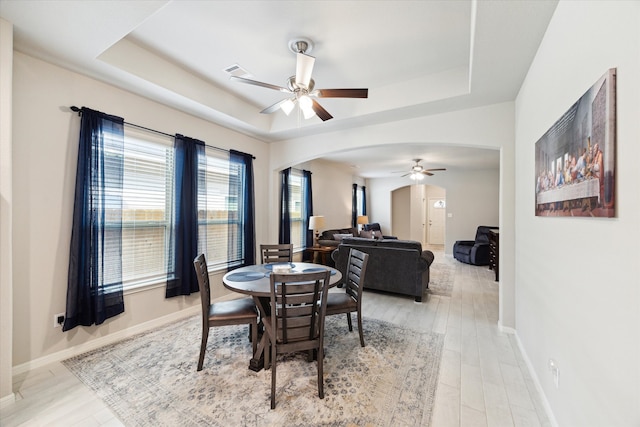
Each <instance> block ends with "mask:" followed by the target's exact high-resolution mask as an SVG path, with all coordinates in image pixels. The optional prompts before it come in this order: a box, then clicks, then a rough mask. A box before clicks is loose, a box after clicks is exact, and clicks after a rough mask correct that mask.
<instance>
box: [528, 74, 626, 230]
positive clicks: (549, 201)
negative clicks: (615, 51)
mask: <svg viewBox="0 0 640 427" xmlns="http://www.w3.org/2000/svg"><path fill="white" fill-rule="evenodd" d="M535 149H536V157H535V158H536V162H535V168H536V170H535V172H536V177H535V194H536V202H535V212H536V216H569V217H576V216H579V217H605V218H612V217H615V215H616V209H615V207H616V203H615V202H616V194H615V193H616V191H615V175H616V174H615V164H616V162H615V160H616V69H615V68H611V69H609V70H608V71H607V72H606V73H605V74H604V75H603V76H602V77H601V78H600V79H598V81H597V82H596V83H595V84H594V85H593V86H591V88H589V90H587V92H586V93H585V94H584V95H582V97H580V99H578V101H577V102H576V103H575V104H573V105H572V106H571V108H569V110H568V111H567V112H566V113H564V114H563V115H562V117H560V118H559V119H558V120H557V121H556V122H555V123H554V124H553V126H552V127H551V128H550V129H549V130H548V131H547V132H546V133H545V134H544V135H543V136H542V137H541V138H540V139H539V140H538V141H537V142H536V147H535Z"/></svg>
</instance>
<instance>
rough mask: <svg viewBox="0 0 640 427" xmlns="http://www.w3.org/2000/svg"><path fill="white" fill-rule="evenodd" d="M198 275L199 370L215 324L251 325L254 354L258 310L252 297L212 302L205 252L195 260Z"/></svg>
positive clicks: (254, 350)
mask: <svg viewBox="0 0 640 427" xmlns="http://www.w3.org/2000/svg"><path fill="white" fill-rule="evenodd" d="M193 265H194V267H195V269H196V276H197V277H198V288H199V290H200V301H201V302H202V341H201V343H200V357H199V359H198V371H201V370H202V365H203V363H204V354H205V352H206V350H207V340H208V338H209V329H210V328H211V327H213V326H229V325H244V324H248V325H249V333H250V335H251V338H250V339H251V343H252V344H253V353H252V355H253V354H255V352H256V348H257V344H258V310H257V309H256V305H255V303H254V302H253V300H252V299H250V298H241V299H235V300H231V301H222V302H216V303H214V304H211V286H210V284H209V269H208V268H207V261H206V259H205V256H204V254H201V255H198V256H197V257H196V258H195V259H194V260H193Z"/></svg>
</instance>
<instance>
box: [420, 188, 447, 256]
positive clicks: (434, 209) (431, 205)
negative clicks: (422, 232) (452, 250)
mask: <svg viewBox="0 0 640 427" xmlns="http://www.w3.org/2000/svg"><path fill="white" fill-rule="evenodd" d="M425 211H426V212H427V218H425V222H426V224H427V227H426V232H427V236H426V239H425V240H426V242H427V243H428V244H429V245H444V230H445V221H446V218H445V214H446V211H447V200H446V199H445V198H443V197H429V198H428V199H427V209H425Z"/></svg>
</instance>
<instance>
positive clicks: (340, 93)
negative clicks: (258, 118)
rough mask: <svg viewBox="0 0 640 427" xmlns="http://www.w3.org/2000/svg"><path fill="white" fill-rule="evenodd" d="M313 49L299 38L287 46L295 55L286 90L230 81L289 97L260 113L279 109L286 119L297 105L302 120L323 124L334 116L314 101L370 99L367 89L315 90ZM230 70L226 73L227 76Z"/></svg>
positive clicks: (262, 83)
mask: <svg viewBox="0 0 640 427" xmlns="http://www.w3.org/2000/svg"><path fill="white" fill-rule="evenodd" d="M312 48H313V43H312V42H311V40H309V39H305V38H300V39H294V40H291V41H290V42H289V50H291V51H292V52H293V53H295V54H296V74H295V76H291V77H289V78H288V79H287V87H282V86H277V85H273V84H269V83H264V82H260V81H257V80H251V79H248V78H245V77H240V76H234V75H232V76H231V77H230V79H231V80H234V81H237V82H240V83H246V84H251V85H255V86H260V87H265V88H267V89H273V90H277V91H280V92H283V93H287V94H290V95H291V96H289V97H287V98H285V99H283V100H282V101H278V102H276V103H275V104H273V105H270V106H269V107H267V108H265V109H264V110H262V111H260V112H261V113H263V114H270V113H274V112H276V111H278V109H281V110H282V111H284V112H285V114H287V115H289V113H291V111H292V110H293V108H294V107H295V105H296V104H298V105H299V107H300V109H301V110H302V113H303V114H304V118H305V119H308V118H311V117H313V116H314V114H315V115H317V116H318V117H319V118H320V119H321V120H322V121H323V122H324V121H327V120H329V119H332V118H333V116H332V115H331V114H329V112H328V111H327V110H325V109H324V108H323V107H322V105H320V104H319V103H318V101H316V100H315V99H314V98H367V97H368V96H369V90H368V89H315V81H314V80H313V79H312V78H311V73H312V72H313V65H314V63H315V60H316V59H315V58H314V57H313V56H309V55H307V53H309V52H311V49H312ZM232 67H233V66H232ZM232 67H230V68H228V69H227V70H225V71H227V72H230V70H231V69H232Z"/></svg>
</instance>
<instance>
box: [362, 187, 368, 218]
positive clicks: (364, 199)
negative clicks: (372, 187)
mask: <svg viewBox="0 0 640 427" xmlns="http://www.w3.org/2000/svg"><path fill="white" fill-rule="evenodd" d="M366 189H367V187H365V186H364V185H363V186H362V215H366V214H367V191H366Z"/></svg>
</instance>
